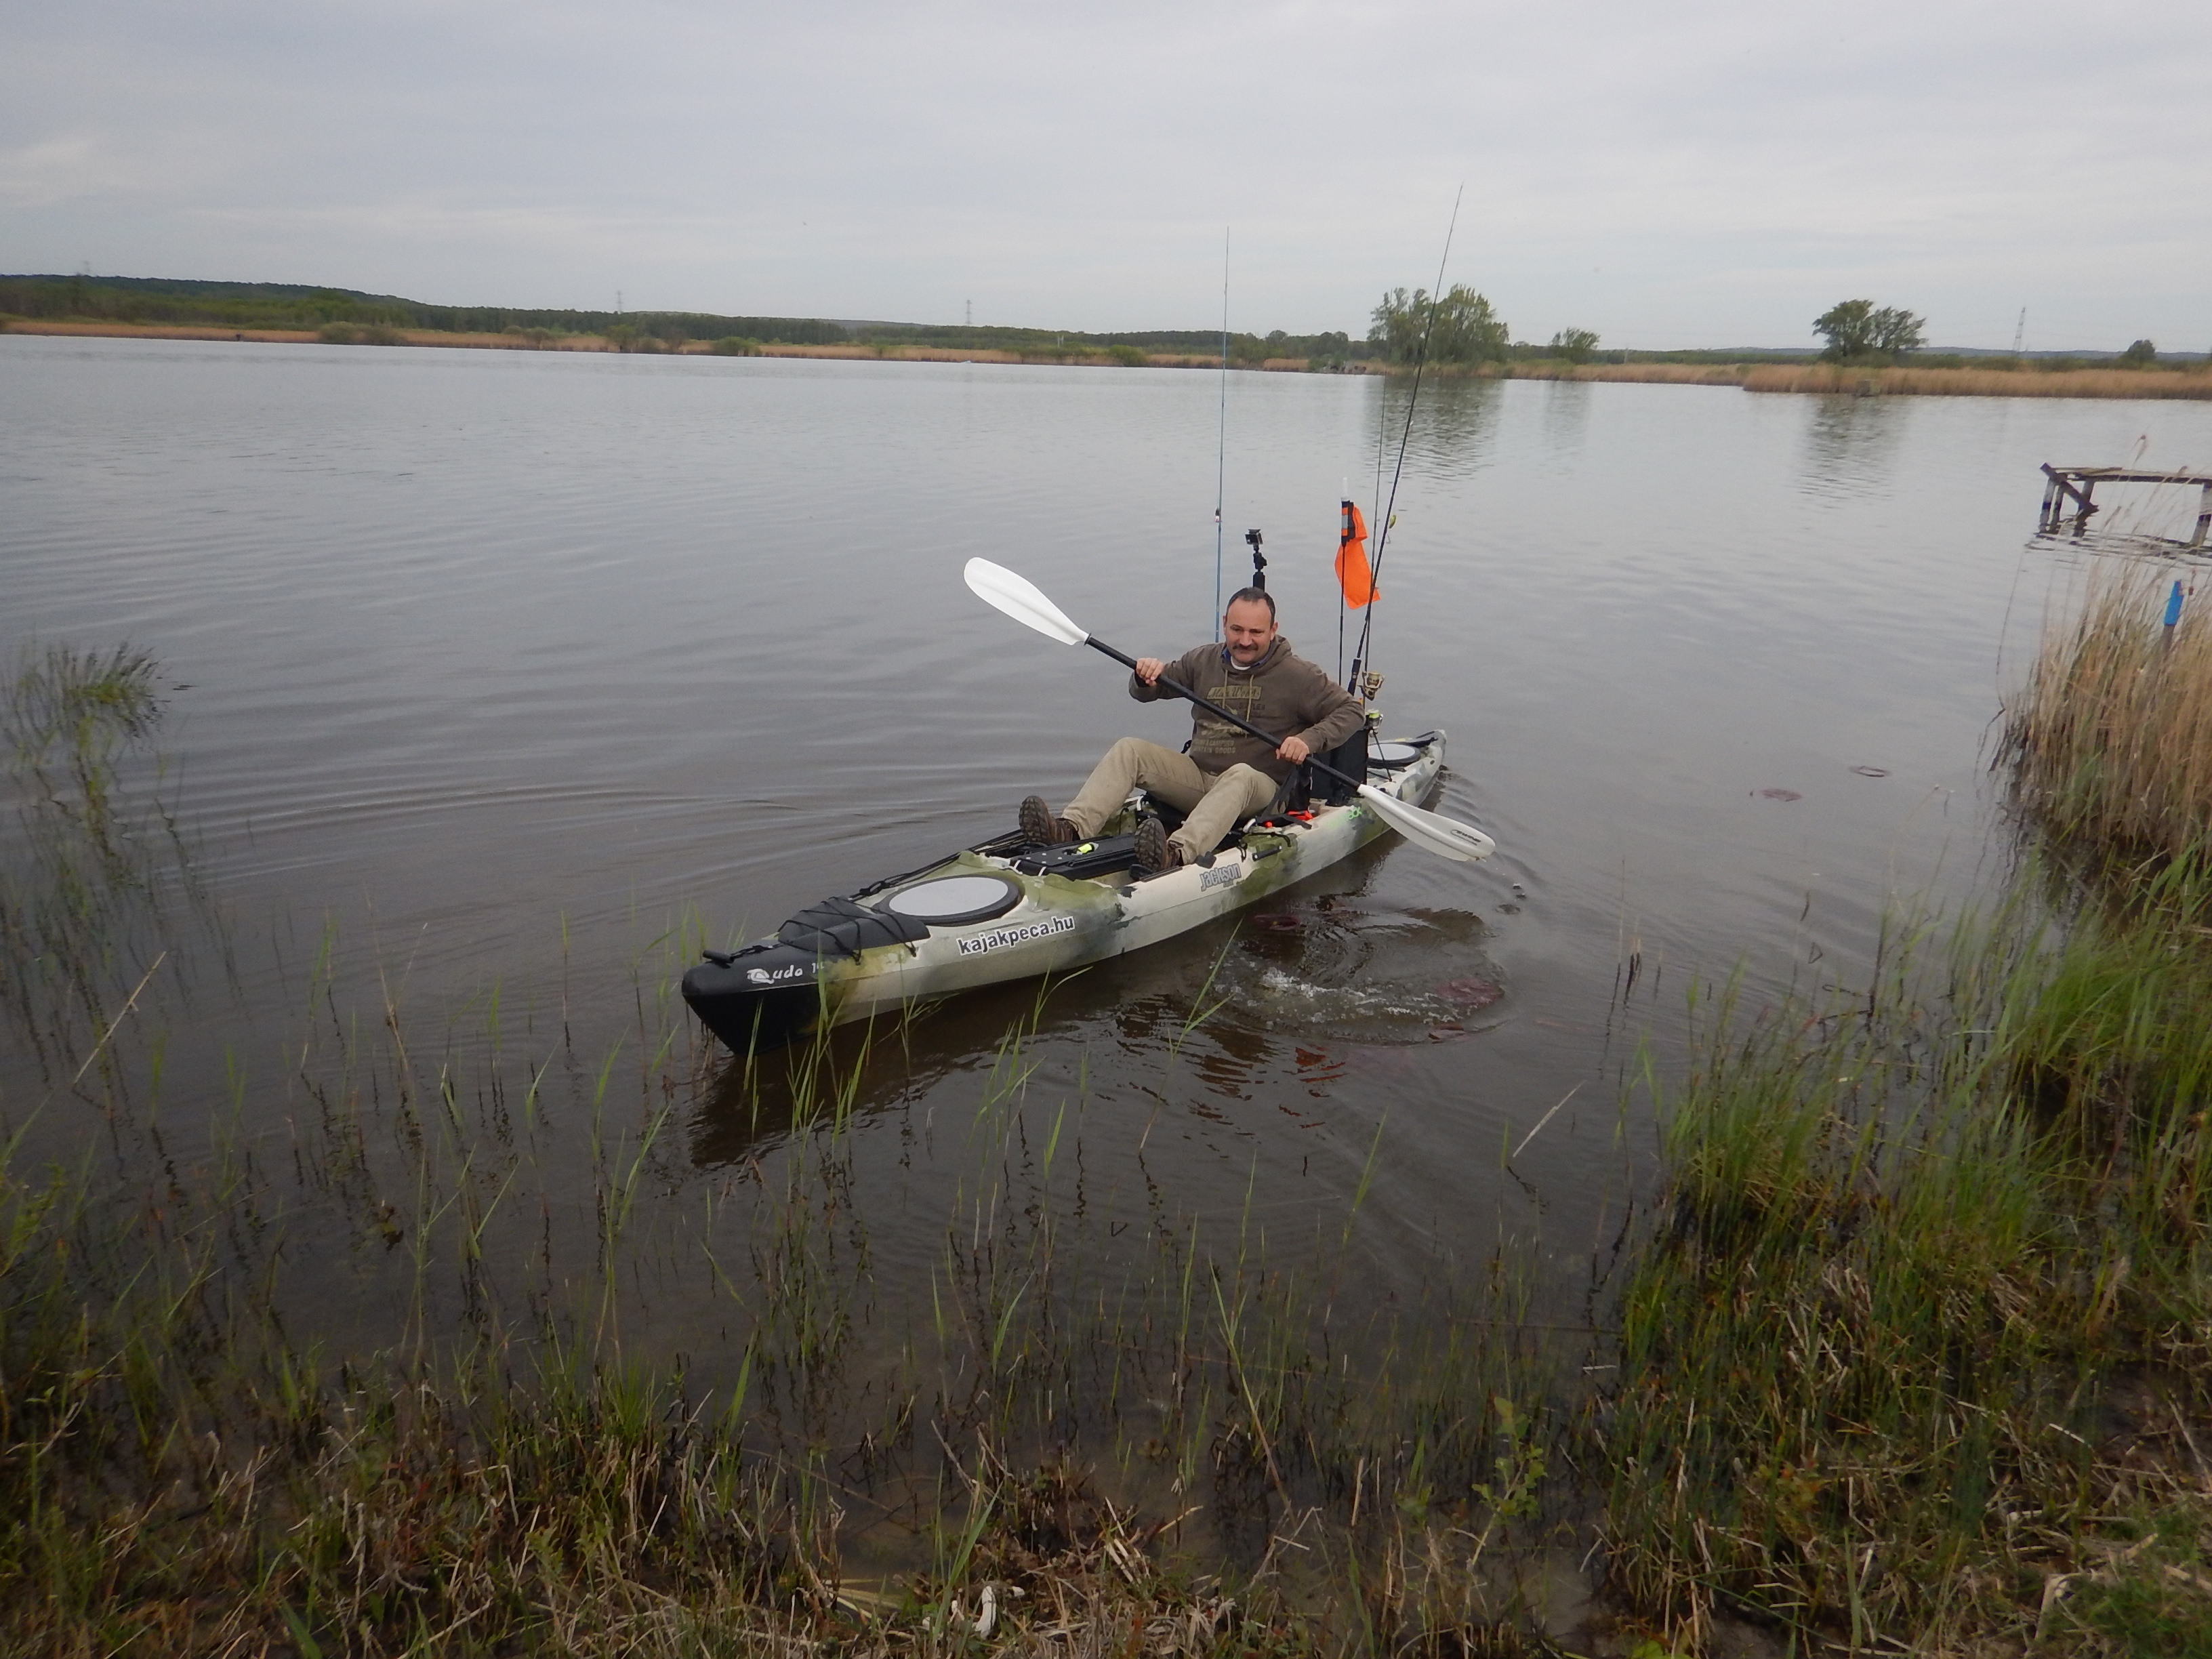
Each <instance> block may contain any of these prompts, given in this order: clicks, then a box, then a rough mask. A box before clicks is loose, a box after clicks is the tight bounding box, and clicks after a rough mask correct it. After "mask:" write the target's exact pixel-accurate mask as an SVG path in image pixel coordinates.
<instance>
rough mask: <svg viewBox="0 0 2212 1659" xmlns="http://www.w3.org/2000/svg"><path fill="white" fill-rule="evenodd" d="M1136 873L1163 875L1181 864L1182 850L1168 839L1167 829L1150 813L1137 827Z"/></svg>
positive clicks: (1140, 874)
mask: <svg viewBox="0 0 2212 1659" xmlns="http://www.w3.org/2000/svg"><path fill="white" fill-rule="evenodd" d="M1136 851H1137V858H1136V873H1137V874H1138V875H1139V876H1158V875H1164V874H1165V873H1166V872H1169V871H1170V870H1172V869H1175V868H1176V866H1179V865H1180V864H1182V848H1180V847H1178V846H1176V844H1175V843H1174V842H1171V841H1170V840H1169V839H1168V827H1167V825H1165V824H1164V823H1161V822H1160V821H1159V820H1158V818H1156V817H1152V815H1151V814H1150V813H1146V816H1145V821H1144V822H1143V823H1140V824H1139V825H1138V826H1137V849H1136Z"/></svg>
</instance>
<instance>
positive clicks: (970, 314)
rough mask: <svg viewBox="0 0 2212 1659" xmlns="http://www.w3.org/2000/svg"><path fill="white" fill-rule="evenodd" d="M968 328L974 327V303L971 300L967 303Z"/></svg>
mask: <svg viewBox="0 0 2212 1659" xmlns="http://www.w3.org/2000/svg"><path fill="white" fill-rule="evenodd" d="M968 326H969V327H970V328H973V327H975V301H973V300H970V301H969V302H968Z"/></svg>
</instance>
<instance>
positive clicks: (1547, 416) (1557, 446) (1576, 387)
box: [1538, 380, 1596, 455]
mask: <svg viewBox="0 0 2212 1659" xmlns="http://www.w3.org/2000/svg"><path fill="white" fill-rule="evenodd" d="M1538 384H1539V385H1541V386H1543V388H1544V415H1543V432H1544V446H1545V447H1546V448H1547V449H1549V450H1551V451H1552V452H1553V453H1555V454H1559V455H1566V454H1571V453H1573V452H1574V451H1576V450H1577V449H1579V448H1581V447H1582V443H1583V437H1584V436H1585V435H1587V434H1588V432H1589V419H1590V406H1591V404H1592V402H1593V394H1594V393H1595V390H1596V388H1595V386H1593V385H1592V384H1591V382H1589V381H1588V380H1544V381H1540V382H1538Z"/></svg>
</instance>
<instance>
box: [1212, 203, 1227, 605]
mask: <svg viewBox="0 0 2212 1659" xmlns="http://www.w3.org/2000/svg"><path fill="white" fill-rule="evenodd" d="M1228 498H1229V227H1228V226H1226V225H1224V226H1223V227H1222V228H1221V434H1220V437H1219V439H1218V442H1217V445H1216V447H1215V449H1214V462H1213V637H1214V638H1216V639H1217V640H1218V639H1219V638H1220V637H1221V509H1222V507H1224V506H1225V505H1226V504H1227V502H1228Z"/></svg>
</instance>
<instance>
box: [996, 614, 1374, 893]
mask: <svg viewBox="0 0 2212 1659" xmlns="http://www.w3.org/2000/svg"><path fill="white" fill-rule="evenodd" d="M1162 678H1167V679H1169V680H1171V681H1173V682H1174V683H1175V684H1177V685H1181V686H1184V687H1187V688H1188V689H1189V690H1193V691H1195V692H1197V693H1198V695H1199V696H1201V697H1205V698H1206V699H1208V700H1209V701H1211V702H1218V703H1219V704H1220V705H1221V706H1222V707H1223V708H1227V709H1229V710H1231V712H1233V713H1235V714H1242V715H1243V717H1244V718H1245V719H1246V720H1249V721H1250V722H1251V723H1252V724H1253V725H1255V726H1258V727H1259V728H1260V729H1261V731H1262V732H1283V733H1285V736H1284V737H1283V738H1281V739H1280V741H1279V742H1277V743H1275V744H1267V743H1263V742H1261V740H1260V739H1259V738H1255V737H1251V736H1249V735H1247V734H1246V733H1244V732H1240V731H1238V730H1237V728H1236V727H1235V726H1230V725H1228V724H1226V723H1225V722H1224V721H1222V720H1218V719H1216V718H1215V717H1214V716H1213V715H1212V714H1207V713H1206V711H1205V710H1204V709H1203V708H1199V707H1198V706H1197V705H1195V704H1193V705H1192V707H1191V711H1190V720H1191V735H1190V747H1189V750H1188V753H1185V754H1177V753H1176V751H1175V750H1172V749H1164V748H1162V747H1161V746H1160V745H1159V744H1156V743H1147V742H1146V741H1145V740H1144V739H1143V738H1122V739H1121V741H1120V742H1119V743H1116V744H1115V745H1114V746H1113V747H1112V748H1111V749H1109V750H1107V751H1106V757H1105V758H1104V759H1103V760H1102V761H1100V762H1099V763H1098V764H1097V766H1096V767H1094V768H1092V769H1091V781H1089V782H1088V783H1086V784H1085V785H1084V786H1083V790H1082V793H1079V795H1077V796H1076V798H1075V799H1073V800H1072V801H1070V802H1069V803H1068V804H1067V805H1066V808H1065V809H1064V810H1063V811H1061V812H1060V814H1059V815H1058V816H1057V817H1055V816H1054V813H1053V811H1052V809H1051V808H1050V807H1048V806H1047V805H1045V803H1044V798H1043V797H1042V796H1041V795H1031V796H1030V798H1029V799H1026V800H1024V802H1023V803H1022V812H1021V823H1022V834H1023V835H1024V836H1025V837H1026V838H1027V839H1028V840H1029V841H1030V842H1031V843H1032V844H1033V845H1036V846H1042V847H1050V846H1056V845H1058V844H1059V843H1060V842H1072V841H1081V840H1086V839H1088V838H1089V837H1091V836H1095V835H1097V833H1098V829H1099V826H1100V825H1102V824H1103V823H1105V822H1106V820H1107V819H1109V818H1110V817H1113V816H1114V814H1115V813H1116V812H1118V811H1121V804H1122V802H1123V801H1125V800H1126V799H1128V794H1129V791H1130V790H1132V789H1133V788H1135V787H1139V785H1141V786H1142V787H1143V788H1144V791H1145V793H1146V794H1147V795H1149V796H1151V797H1152V798H1153V799H1158V800H1164V801H1165V802H1166V803H1167V804H1168V805H1170V806H1172V807H1174V808H1175V809H1176V811H1179V812H1181V813H1182V814H1183V821H1182V828H1181V829H1177V830H1176V832H1175V834H1173V835H1172V836H1170V835H1169V834H1168V833H1167V831H1166V828H1165V826H1164V825H1163V824H1162V823H1161V822H1160V821H1159V819H1158V818H1157V817H1153V816H1152V814H1151V813H1149V812H1147V813H1146V815H1145V819H1144V822H1143V823H1140V824H1139V825H1138V826H1137V860H1136V862H1137V873H1138V874H1139V875H1154V874H1158V873H1159V872H1162V871H1166V870H1172V869H1174V868H1176V866H1178V865H1183V864H1190V863H1194V862H1195V861H1196V860H1200V859H1201V858H1204V857H1205V856H1206V854H1209V853H1211V852H1212V850H1213V849H1214V848H1217V847H1218V846H1219V845H1220V844H1221V841H1222V837H1223V836H1226V835H1227V834H1228V833H1229V832H1230V830H1231V829H1234V828H1235V827H1236V825H1237V823H1238V822H1239V821H1240V820H1242V819H1244V818H1247V817H1250V816H1251V815H1252V814H1253V813H1255V812H1259V811H1265V810H1266V809H1267V805H1269V803H1271V802H1272V801H1273V799H1275V796H1276V793H1278V791H1279V790H1280V789H1281V787H1282V786H1283V783H1284V781H1285V780H1286V779H1288V778H1289V777H1290V775H1291V772H1292V771H1293V770H1295V769H1297V766H1298V765H1299V764H1300V763H1303V762H1304V760H1305V759H1306V758H1307V757H1309V756H1311V755H1315V754H1319V753H1325V752H1326V751H1328V750H1331V749H1334V748H1335V747H1336V746H1337V744H1340V743H1342V742H1343V741H1344V740H1345V739H1346V738H1349V737H1350V736H1352V733H1353V732H1357V731H1358V730H1359V726H1360V722H1361V721H1362V720H1364V718H1365V715H1364V713H1363V711H1362V710H1361V708H1360V707H1359V704H1358V702H1357V701H1356V700H1355V699H1354V698H1353V697H1352V694H1351V693H1350V692H1348V691H1346V690H1345V689H1344V688H1343V687H1342V686H1340V685H1339V684H1336V682H1335V681H1334V680H1332V679H1331V678H1329V677H1328V675H1326V674H1324V673H1322V671H1321V670H1320V669H1318V668H1316V667H1315V666H1314V665H1312V664H1311V663H1310V662H1308V661H1306V660H1305V659H1304V658H1303V657H1297V656H1293V655H1292V654H1291V642H1290V641H1288V640H1286V639H1285V638H1283V637H1282V635H1279V634H1278V633H1276V631H1275V601H1274V600H1273V599H1271V598H1270V597H1269V596H1268V594H1267V592H1266V590H1265V589H1263V588H1257V587H1244V588H1239V589H1238V590H1237V592H1236V593H1234V594H1233V595H1231V598H1230V600H1229V609H1228V611H1227V613H1226V614H1225V616H1224V617H1222V619H1221V641H1220V642H1219V643H1218V644H1214V645H1201V646H1200V647H1197V649H1195V650H1193V651H1186V652H1184V653H1183V654H1182V656H1181V657H1179V658H1177V659H1176V660H1175V661H1174V662H1173V663H1165V662H1163V661H1161V660H1160V659H1158V657H1140V658H1139V659H1137V671H1136V672H1135V673H1134V674H1133V675H1131V676H1130V677H1129V695H1130V696H1133V697H1134V698H1135V699H1136V700H1137V701H1138V702H1158V700H1159V699H1160V698H1161V697H1163V696H1171V695H1172V694H1171V693H1169V692H1165V691H1163V690H1161V689H1160V684H1159V682H1160V680H1161V679H1162Z"/></svg>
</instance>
